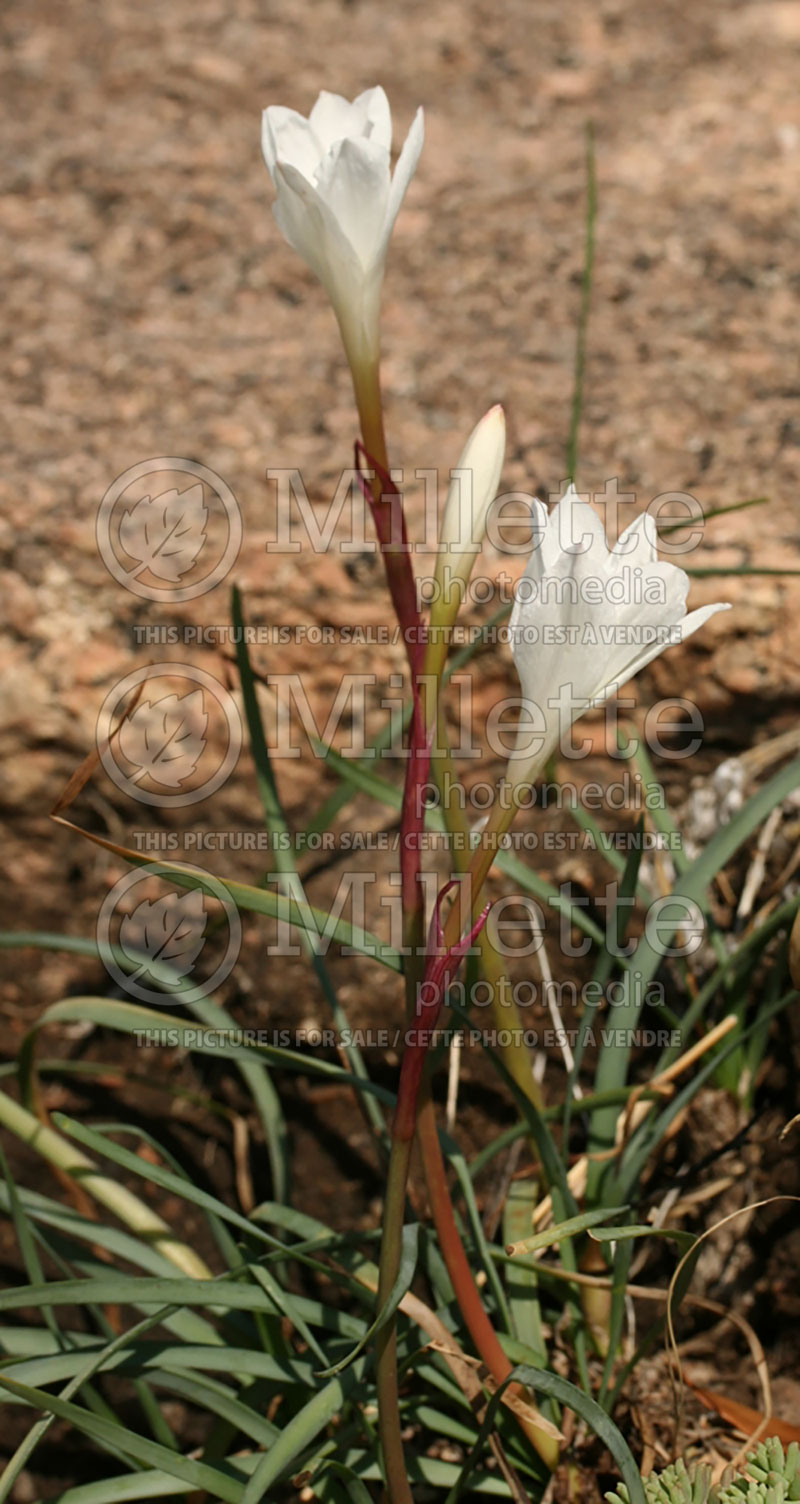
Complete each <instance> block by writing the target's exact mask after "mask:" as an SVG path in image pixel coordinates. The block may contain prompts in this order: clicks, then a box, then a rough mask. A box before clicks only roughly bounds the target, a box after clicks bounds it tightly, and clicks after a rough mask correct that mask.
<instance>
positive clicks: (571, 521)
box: [550, 486, 608, 561]
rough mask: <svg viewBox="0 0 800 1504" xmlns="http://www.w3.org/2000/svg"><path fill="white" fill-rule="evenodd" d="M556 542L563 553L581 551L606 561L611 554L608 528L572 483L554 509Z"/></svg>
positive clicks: (577, 552) (552, 524)
mask: <svg viewBox="0 0 800 1504" xmlns="http://www.w3.org/2000/svg"><path fill="white" fill-rule="evenodd" d="M550 529H551V537H552V540H553V542H555V543H556V544H557V545H558V548H559V550H560V551H561V552H562V553H569V554H573V553H576V554H581V555H583V556H585V557H592V558H596V559H601V560H603V561H605V559H606V558H607V556H608V543H607V542H606V534H605V528H604V527H603V524H602V522H601V521H600V518H599V517H598V515H597V513H596V511H595V510H594V507H592V506H590V505H589V503H588V501H584V498H583V497H582V496H581V495H580V493H579V492H578V491H576V489H575V487H574V486H568V487H567V490H566V491H565V492H564V495H563V496H562V498H561V500H560V501H558V502H556V505H555V506H554V508H553V510H552V512H551V513H550Z"/></svg>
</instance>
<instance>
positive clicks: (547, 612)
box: [507, 486, 729, 784]
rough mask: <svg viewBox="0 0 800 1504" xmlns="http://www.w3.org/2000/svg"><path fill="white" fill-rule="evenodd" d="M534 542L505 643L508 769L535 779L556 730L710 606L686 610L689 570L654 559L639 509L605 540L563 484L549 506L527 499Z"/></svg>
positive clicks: (519, 777)
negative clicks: (511, 686) (518, 691)
mask: <svg viewBox="0 0 800 1504" xmlns="http://www.w3.org/2000/svg"><path fill="white" fill-rule="evenodd" d="M533 507H534V518H533V526H534V531H535V533H536V535H537V540H538V541H537V545H536V546H535V547H534V550H533V552H532V554H531V557H530V559H529V561H528V564H527V567H526V569H525V573H524V574H523V576H522V578H521V580H520V581H519V583H518V585H517V592H516V599H515V602H514V608H513V610H512V613H511V623H510V630H511V651H512V654H513V658H514V663H515V665H516V669H517V673H518V674H519V678H520V684H521V687H522V695H523V705H522V712H521V717H520V723H519V727H518V731H517V741H516V745H515V747H514V750H513V752H512V754H511V756H510V758H509V762H508V769H507V777H508V778H510V779H511V780H512V781H513V782H514V783H515V784H520V783H527V782H530V780H531V779H532V778H534V777H535V776H536V774H537V772H538V771H539V770H540V768H541V767H542V766H543V764H544V763H545V762H546V760H547V758H548V757H549V756H550V754H551V752H553V751H554V750H555V748H556V747H557V745H558V743H559V740H560V738H561V736H562V735H563V733H564V732H565V731H566V730H568V728H569V727H570V726H571V725H572V723H573V722H574V721H576V720H577V719H578V717H579V716H581V715H583V713H584V711H586V710H588V709H589V708H590V706H593V705H601V704H602V703H603V701H604V700H607V699H609V698H610V697H611V696H612V695H614V694H616V692H617V690H619V689H620V688H621V687H622V685H623V684H626V683H627V681H628V680H629V679H632V678H633V676H634V674H638V672H639V670H640V669H642V668H644V667H645V665H646V664H648V663H651V662H652V660H653V659H654V658H657V657H658V656H659V654H660V653H663V652H664V651H665V649H666V648H668V647H671V646H673V645H674V644H675V643H678V642H685V640H686V638H687V637H691V635H692V633H693V632H696V631H697V629H698V627H702V626H703V624H704V623H705V622H707V621H708V619H709V617H711V616H713V615H714V614H715V613H716V612H717V611H725V610H727V609H729V608H728V606H727V605H726V604H724V603H717V604H715V605H713V606H701V607H700V608H699V610H697V611H691V612H690V613H689V615H688V616H687V614H686V596H687V593H688V589H689V577H688V575H686V574H685V573H684V571H683V570H682V569H679V568H678V567H677V565H675V564H669V563H663V562H660V561H659V558H658V536H657V533H656V526H655V522H654V521H653V518H652V517H651V516H649V514H648V513H646V512H645V513H643V514H642V515H641V516H639V517H637V518H636V521H635V522H633V523H632V524H631V526H630V527H629V528H627V529H626V530H625V532H624V533H622V535H621V536H620V538H619V541H618V542H617V543H616V544H615V546H614V548H612V549H609V547H608V544H607V542H606V537H605V531H604V529H603V525H602V523H601V521H600V519H599V518H598V516H597V514H596V513H595V512H594V511H593V510H592V508H591V507H590V506H589V504H588V502H585V501H583V500H582V498H581V497H580V496H579V495H578V493H577V491H575V489H574V487H572V486H570V488H569V490H568V491H567V492H566V495H564V496H563V497H562V498H561V500H560V501H559V502H558V503H557V505H556V506H555V507H554V508H553V510H552V512H550V513H549V514H548V512H547V509H546V507H545V506H544V505H543V503H542V502H540V501H535V502H534V503H533Z"/></svg>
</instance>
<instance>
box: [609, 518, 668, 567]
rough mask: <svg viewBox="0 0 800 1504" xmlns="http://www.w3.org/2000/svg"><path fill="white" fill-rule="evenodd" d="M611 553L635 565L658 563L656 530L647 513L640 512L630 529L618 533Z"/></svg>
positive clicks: (652, 519) (652, 520)
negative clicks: (622, 556)
mask: <svg viewBox="0 0 800 1504" xmlns="http://www.w3.org/2000/svg"><path fill="white" fill-rule="evenodd" d="M612 553H613V554H616V555H620V554H621V555H624V557H625V558H626V559H630V560H632V561H635V562H636V563H637V564H656V563H657V562H658V528H657V527H656V524H655V518H654V517H652V516H651V514H650V513H649V512H640V513H639V516H638V517H636V518H635V519H634V521H633V522H632V523H631V524H630V527H626V528H625V531H624V532H622V533H620V535H619V537H618V539H617V541H616V543H615V544H614V547H613V549H612Z"/></svg>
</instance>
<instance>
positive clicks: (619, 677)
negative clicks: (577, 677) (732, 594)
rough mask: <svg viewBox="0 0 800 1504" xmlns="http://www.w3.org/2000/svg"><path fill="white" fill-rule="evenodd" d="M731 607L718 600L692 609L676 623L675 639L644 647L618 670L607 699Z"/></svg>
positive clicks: (607, 690) (607, 693) (728, 603)
mask: <svg viewBox="0 0 800 1504" xmlns="http://www.w3.org/2000/svg"><path fill="white" fill-rule="evenodd" d="M730 609H731V607H730V602H729V601H716V602H715V604H714V605H713V606H698V608H697V610H696V611H690V612H689V615H688V616H685V617H684V618H683V621H679V622H677V623H676V624H675V640H673V641H670V642H667V643H664V642H661V643H653V644H650V645H649V646H648V647H646V648H643V649H642V651H641V652H639V653H637V654H636V656H635V657H634V658H632V659H631V660H630V661H629V662H628V663H626V664H624V665H623V666H622V667H621V668H620V669H618V670H617V672H616V674H615V678H614V682H613V684H612V686H611V688H610V689H605V690H604V692H603V698H605V699H607V698H608V695H609V694H613V693H616V690H617V689H618V688H620V687H621V686H622V685H623V684H627V682H628V680H629V679H632V678H633V677H634V675H635V674H638V673H640V672H641V670H642V669H643V668H646V667H647V665H648V663H652V662H653V659H654V658H658V657H660V656H661V654H662V653H666V652H669V649H670V648H671V647H677V646H678V644H679V643H682V642H685V641H686V639H687V637H692V636H693V635H694V633H695V632H696V631H697V630H698V628H700V627H703V626H705V624H706V622H707V621H709V620H710V618H711V617H712V616H716V614H717V612H718V611H730Z"/></svg>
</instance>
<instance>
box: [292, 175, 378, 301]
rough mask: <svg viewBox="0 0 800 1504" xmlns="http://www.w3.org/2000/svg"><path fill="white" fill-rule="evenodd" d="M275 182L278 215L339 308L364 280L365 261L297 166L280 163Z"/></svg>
mask: <svg viewBox="0 0 800 1504" xmlns="http://www.w3.org/2000/svg"><path fill="white" fill-rule="evenodd" d="M275 184H276V187H277V189H278V197H277V199H276V201H275V205H274V211H273V212H274V214H275V218H276V220H277V221H278V224H279V225H280V227H281V230H282V231H283V233H284V235H285V236H286V239H287V240H288V242H289V244H290V245H291V246H293V247H294V249H295V250H296V251H298V252H299V254H300V255H301V256H302V257H303V260H304V261H305V262H306V263H307V264H308V266H310V268H311V270H312V271H313V272H314V273H315V275H316V276H317V277H319V280H320V282H322V284H323V286H324V287H325V288H326V290H327V292H328V295H329V297H330V299H331V301H332V302H333V304H334V307H336V305H337V299H339V298H341V297H342V296H344V295H345V293H346V291H347V289H353V290H354V289H357V288H358V287H359V286H360V284H361V282H362V281H363V270H362V268H361V263H360V261H359V259H358V257H357V256H356V254H355V251H354V250H353V247H352V246H351V244H350V242H349V240H347V238H346V237H345V236H344V235H343V234H342V231H341V229H340V227H339V225H338V223H337V221H336V218H335V216H334V215H333V214H332V213H331V211H330V209H329V208H328V206H327V204H326V203H325V202H324V200H323V199H321V198H320V195H319V194H318V192H317V190H316V188H314V187H313V185H312V184H311V183H309V182H308V180H307V178H305V177H304V176H303V174H302V173H301V172H299V171H298V170H297V168H296V167H292V166H291V165H290V164H289V163H286V164H285V165H283V164H282V163H280V162H279V163H278V166H277V167H276V170H275ZM337 311H338V310H337Z"/></svg>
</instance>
